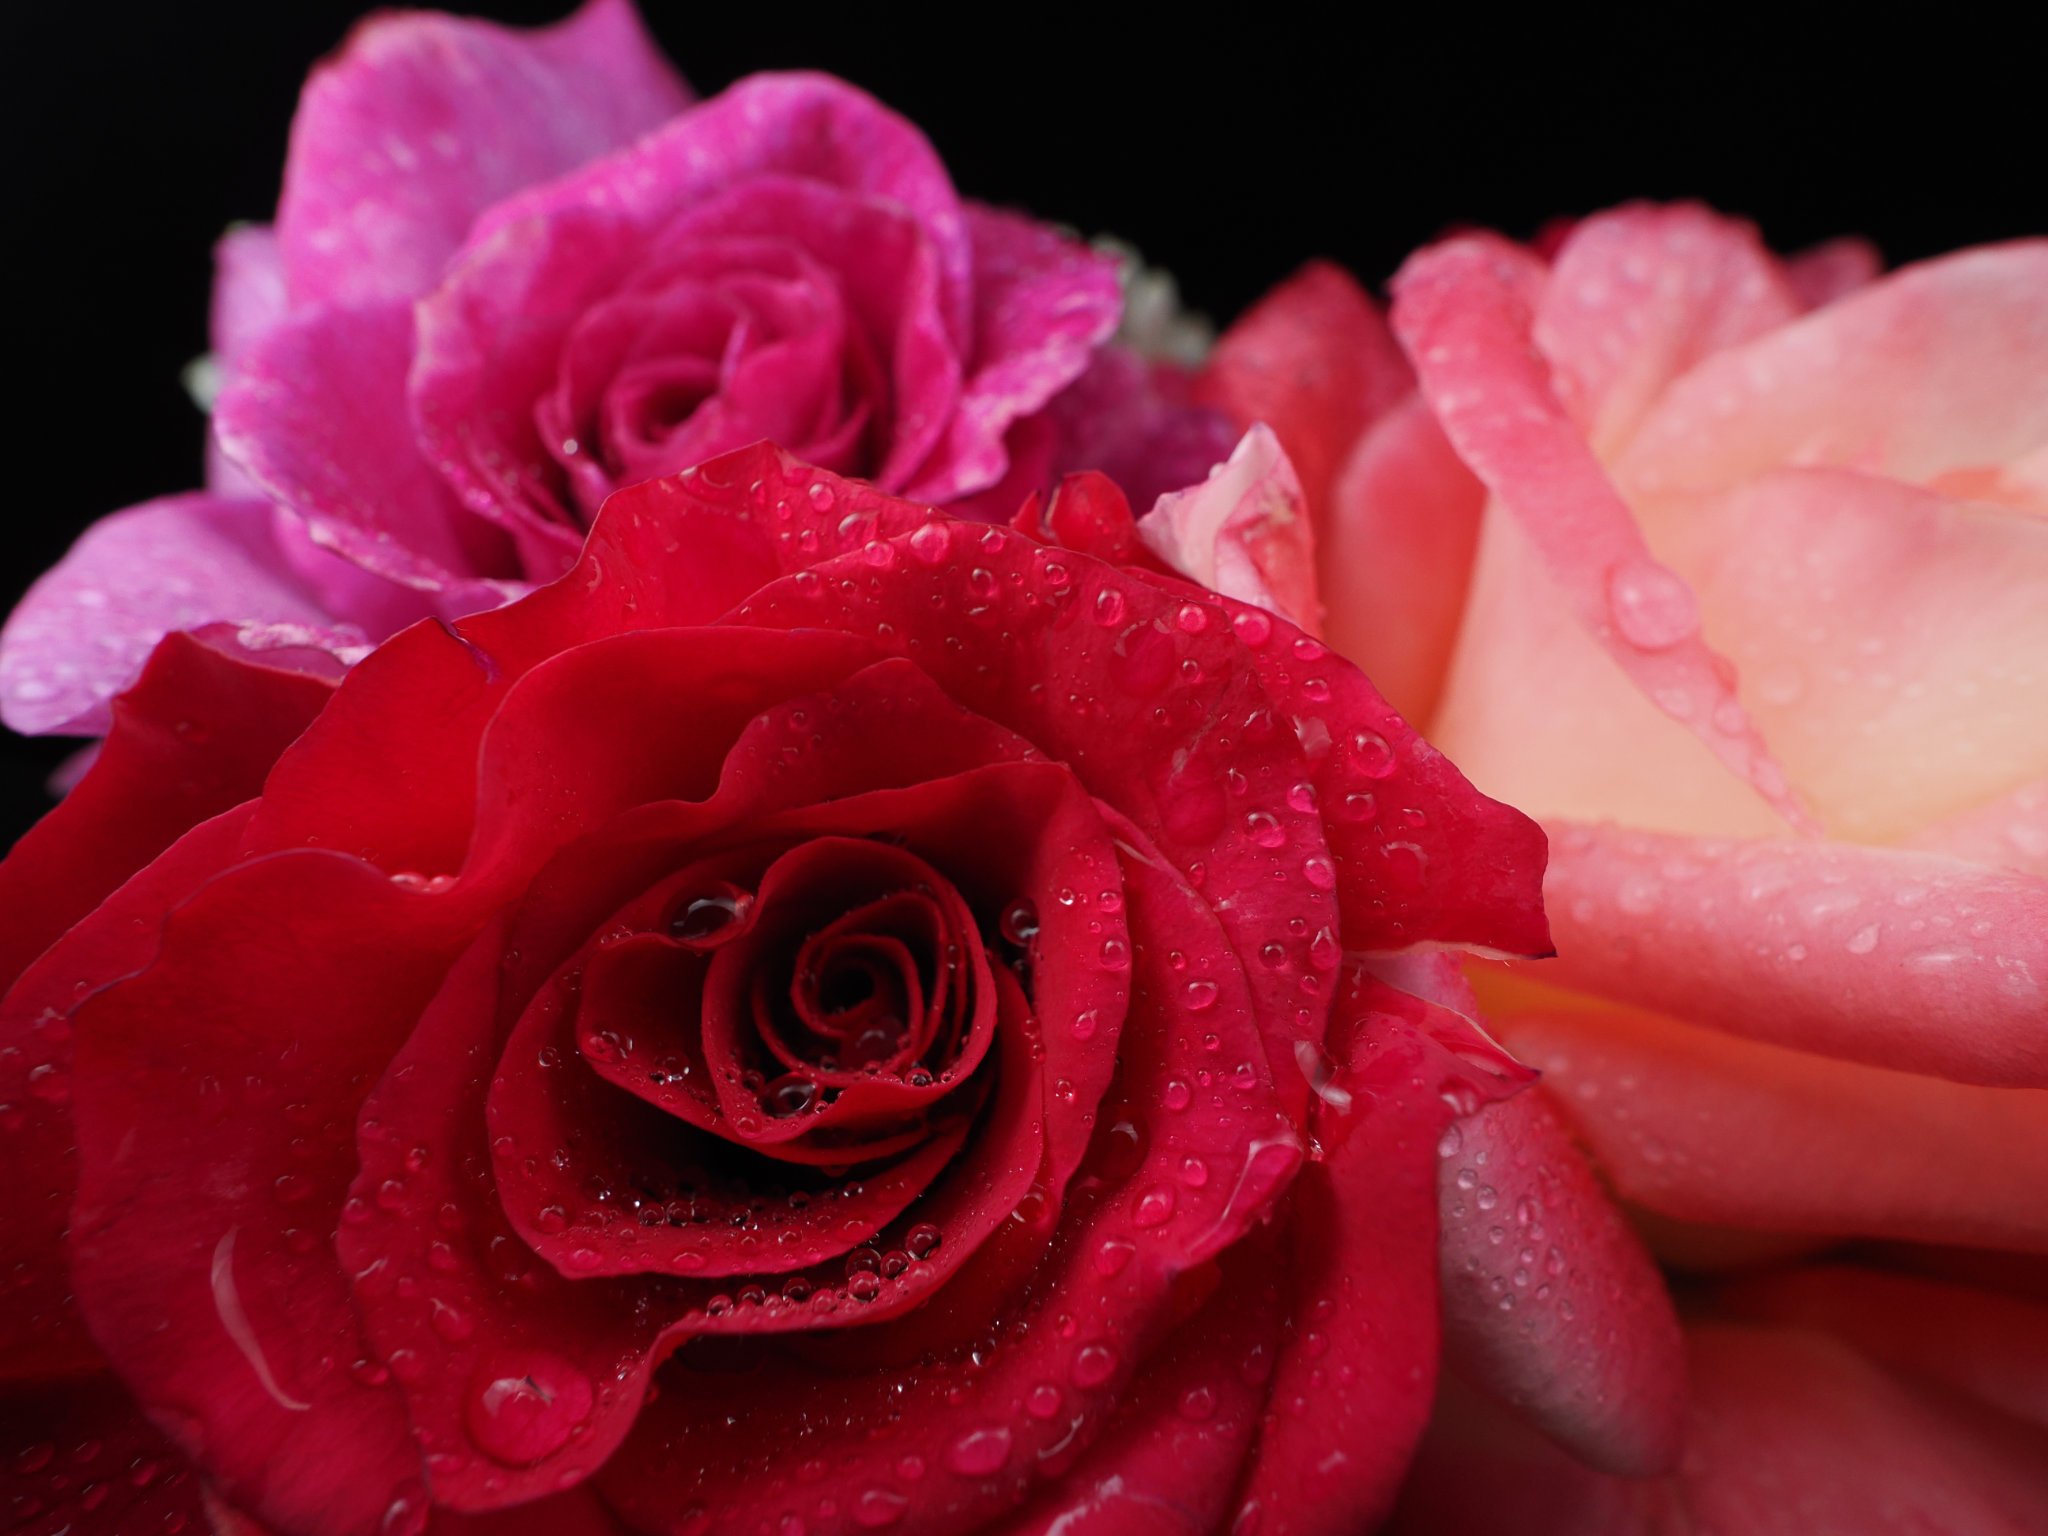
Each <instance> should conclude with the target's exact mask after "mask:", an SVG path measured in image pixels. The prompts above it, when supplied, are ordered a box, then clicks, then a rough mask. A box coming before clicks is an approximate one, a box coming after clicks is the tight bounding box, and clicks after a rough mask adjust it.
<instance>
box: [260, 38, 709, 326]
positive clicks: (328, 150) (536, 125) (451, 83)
mask: <svg viewBox="0 0 2048 1536" xmlns="http://www.w3.org/2000/svg"><path fill="white" fill-rule="evenodd" d="M689 99H690V98H689V93H688V90H687V88H686V87H685V86H684V85H683V83H682V81H681V80H680V79H679V78H678V77H677V76H676V74H675V72H674V70H673V69H671V68H670V67H669V65H668V63H667V61H666V60H664V59H663V58H662V57H661V55H660V54H659V53H658V52H657V51H656V50H655V47H654V44H653V42H652V40H651V39H650V38H649V37H648V36H647V34H646V32H645V30H644V29H643V28H642V27H641V25H640V18H639V17H638V15H637V14H635V12H634V9H633V6H632V4H631V3H630V0H589V3H588V4H586V5H585V6H584V7H583V8H582V9H581V10H579V11H578V12H577V13H576V14H575V15H573V16H571V17H570V18H569V19H568V20H566V21H563V22H560V23H558V24H557V25H555V26H551V27H544V28H539V29H537V30H531V31H525V30H515V29H513V28H509V27H501V26H494V25H492V24H491V23H489V22H485V21H475V20H471V19H470V18H468V17H461V16H445V15H440V14H438V13H434V12H424V11H421V12H401V13H393V14H390V15H385V16H377V17H373V18H371V19H370V20H369V21H367V22H365V23H364V24H363V25H362V26H360V27H358V28H357V29H356V31H355V32H354V33H353V34H352V35H351V36H350V38H349V40H348V42H347V44H346V45H345V46H344V47H343V48H342V50H341V52H340V53H338V54H337V55H336V56H335V57H334V58H332V59H330V60H329V61H328V62H327V63H326V64H324V65H322V66H321V68H320V69H318V70H316V71H315V72H314V75H313V77H312V79H311V80H310V81H308V82H307V85H306V90H305V94H304V96H303V97H302V98H301V99H300V102H299V110H298V115H297V117H295V118H294V119H293V122H292V139H291V152H290V155H289V158H288V159H287V161H286V165H285V178H284V192H283V195H282V196H281V197H280V199H279V203H278V216H277V233H278V242H279V244H280V246H281V248H282V250H283V254H284V263H285V270H286V274H287V277H288V280H289V286H290V290H291V297H292V300H293V302H294V303H295V304H301V305H305V304H319V303H326V302H338V303H343V304H375V303H381V302H384V301H387V300H401V301H402V300H408V299H412V298H414V297H417V296H418V295H419V294H421V293H423V292H425V291H426V290H427V289H428V288H430V287H432V286H433V284H434V283H435V282H436V281H437V280H438V279H439V277H440V275H441V269H442V267H443V266H444V265H445V264H446V262H447V260H448V258H449V257H450V256H451V255H453V254H454V252H455V249H456V247H457V246H459V245H460V244H461V243H462V240H463V237H464V236H466V235H467V234H468V233H469V229H470V225H471V223H472V222H473V221H474V220H475V219H476V216H477V215H478V214H479V213H482V212H483V211H484V210H485V209H486V208H489V207H490V206H491V205H492V204H494V203H496V202H498V201H499V200H500V199H502V198H504V197H506V196H508V195H509V194H511V193H514V192H517V191H519V190H521V189H522V188H525V187H529V186H532V185H533V184H534V183H536V182H542V181H548V180H550V179H552V178H554V177H557V176H559V175H561V174H562V173H563V172H564V171H569V170H573V169H575V168H576V167H577V166H579V165H582V164H583V163H584V162H585V161H588V160H593V159H595V158H596V157H597V156H599V155H602V154H605V153H607V152H609V151H611V150H614V149H617V148H618V147H619V146H621V145H623V144H627V143H630V142H631V141H632V140H633V139H635V138H637V137H638V136H639V135H640V134H642V133H645V132H646V131H647V130H648V129H650V128H653V127H654V126H655V125H656V124H658V123H660V122H662V121H663V120H664V119H666V118H668V117H670V116H672V115H674V114H675V113H677V112H679V111H681V110H682V109H683V107H684V106H685V105H687V104H688V102H689Z"/></svg>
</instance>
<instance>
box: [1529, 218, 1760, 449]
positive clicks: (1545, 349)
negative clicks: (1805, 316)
mask: <svg viewBox="0 0 2048 1536" xmlns="http://www.w3.org/2000/svg"><path fill="white" fill-rule="evenodd" d="M1798 313H1799V305H1798V302H1797V301H1796V300H1795V299H1794V297H1793V295H1792V292H1791V290H1790V288H1789V286H1788V285H1787V284H1786V282H1785V280H1784V278H1783V276H1782V274H1781V269H1780V267H1779V264H1778V262H1777V260H1776V258H1774V257H1773V256H1772V255H1771V253H1770V252H1769V251H1768V250H1766V249H1765V248H1764V244H1763V242H1762V240H1760V239H1759V238H1758V237H1757V232H1756V230H1755V229H1754V228H1753V227H1752V226H1750V225H1749V224H1746V223H1743V222H1741V221H1739V220H1736V219H1728V218H1723V217H1721V216H1720V215H1719V214H1716V213H1713V212H1711V211H1709V210H1708V209H1706V208H1703V207H1701V206H1699V205H1698V204H1696V203H1680V204H1677V205H1675V206H1670V207H1660V206H1657V205H1655V204H1649V203H1636V204H1631V205H1629V206H1627V207H1624V208H1617V209H1614V210H1612V211H1610V212H1606V213H1597V214H1594V215H1593V216H1592V217H1591V218H1588V219H1583V220H1581V221H1580V222H1579V223H1578V224H1577V225H1575V226H1573V228H1572V231H1571V233H1570V234H1569V235H1568V236H1567V237H1566V238H1565V240H1564V242H1563V244H1562V245H1561V246H1560V247H1559V248H1558V252H1557V255H1556V257H1555V259H1554V260H1553V262H1552V264H1551V271H1550V278H1549V281H1548V282H1547V283H1545V284H1544V286H1543V293H1542V298H1541V299H1540V300H1539V301H1538V303H1537V306H1536V314H1535V320H1534V324H1533V326H1532V328H1531V330H1532V334H1533V336H1534V339H1535V342H1536V345H1537V347H1538V348H1539V349H1540V350H1541V351H1542V353H1543V355H1544V357H1546V358H1547V359H1549V362H1550V367H1551V378H1552V385H1553V388H1555V389H1556V391H1557V394H1558V397H1559V398H1560V399H1561V400H1562V401H1563V402H1564V404H1565V406H1566V407H1567V409H1569V410H1570V411H1571V412H1572V415H1573V416H1574V418H1575V419H1577V421H1578V422H1579V424H1580V426H1581V427H1582V429H1583V430H1584V431H1585V433H1586V436H1587V439H1588V440H1589V442H1590V443H1591V445H1592V448H1593V451H1594V453H1596V454H1597V455H1599V456H1600V457H1601V458H1603V459H1605V458H1607V457H1609V456H1610V455H1611V454H1612V453H1613V451H1614V449H1615V448H1616V447H1617V446H1619V445H1621V444H1623V443H1626V442H1627V441H1628V439H1629V436H1630V435H1631V433H1633V431H1634V430H1635V428H1636V426H1637V424H1638V423H1639V422H1641V420H1642V419H1643V415H1644V413H1645V412H1646V411H1647V410H1648V409H1649V408H1650V406H1651V405H1652V404H1654V403H1655V401H1656V399H1657V397H1658V396H1659V395H1660V394H1661V393H1662V391H1663V390H1664V387H1665V386H1666V385H1667V384H1669V383H1670V382H1671V380H1673V379H1675V378H1677V377H1678V376H1679V375H1680V374H1682V373H1684V372H1685V371H1686V370H1687V369H1688V368H1690V367H1692V365H1693V364H1695V363H1697V362H1698V361H1699V360H1700V359H1701V358H1704V357H1710V356H1712V355H1713V354H1714V353H1716V352H1719V351H1722V350H1724V349H1725V348H1727V347H1730V346H1733V345H1735V344H1737V343H1739V342H1744V341H1747V340H1749V339H1750V338H1751V337H1753V336H1760V335H1762V334H1763V333H1765V332H1766V331H1770V330H1773V329H1775V328H1776V327H1778V326H1780V325H1783V324H1784V323H1785V322H1786V321H1787V320H1790V319H1792V318H1793V317H1794V316H1795V315H1797V314H1798Z"/></svg>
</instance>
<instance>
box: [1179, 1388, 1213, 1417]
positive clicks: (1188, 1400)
mask: <svg viewBox="0 0 2048 1536" xmlns="http://www.w3.org/2000/svg"><path fill="white" fill-rule="evenodd" d="M1180 1416H1181V1417H1182V1418H1184V1419H1192V1420H1194V1421H1195V1422H1196V1423H1197V1424H1200V1423H1202V1422H1204V1421H1205V1420H1208V1419H1212V1418H1214V1417H1215V1416H1216V1389H1215V1388H1213V1387H1189V1388H1188V1389H1187V1391H1185V1392H1183V1393H1181V1395H1180Z"/></svg>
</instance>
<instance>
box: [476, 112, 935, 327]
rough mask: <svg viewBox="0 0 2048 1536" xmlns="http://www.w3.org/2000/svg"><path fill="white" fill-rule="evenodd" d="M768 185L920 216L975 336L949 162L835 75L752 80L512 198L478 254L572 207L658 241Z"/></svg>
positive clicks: (485, 230)
mask: <svg viewBox="0 0 2048 1536" xmlns="http://www.w3.org/2000/svg"><path fill="white" fill-rule="evenodd" d="M764 176H786V177H790V178H794V179H797V180H802V181H812V182H822V183H824V184H825V185H826V186H831V187H839V188H841V189H843V190H845V191H848V192H853V193H856V194H859V195H862V196H864V197H866V198H869V199H871V200H873V201H874V202H876V203H878V204H883V205H894V206H895V207H896V208H898V209H899V210H901V211H903V212H906V213H908V214H909V215H910V216H911V217H912V218H913V219H914V220H915V221H916V222H917V223H918V224H920V225H922V226H923V228H924V230H925V233H926V234H927V235H928V236H929V237H930V238H931V240H932V241H933V243H934V245H935V246H936V247H937V252H938V264H939V273H940V281H941V284H942V286H943V289H944V293H945V305H944V312H945V316H946V327H947V330H948V331H949V332H950V333H951V334H952V335H954V336H955V337H958V338H961V339H962V341H963V342H964V340H965V339H966V338H967V337H968V336H969V334H970V332H971V316H970V314H969V312H968V307H967V295H968V285H969V282H970V272H971V258H970V255H969V246H968V236H967V229H966V225H965V221H964V220H963V218H962V215H961V209H960V199H959V197H958V195H957V194H956V193H955V192H954V190H953V184H952V182H951V181H950V180H949V179H948V177H947V175H946V168H945V166H944V164H943V163H941V161H940V160H939V157H938V155H937V154H936V153H935V152H934V151H933V149H932V147H931V144H930V143H929V142H928V141H927V140H926V139H925V137H924V135H923V134H921V133H919V132H918V130H917V129H916V128H915V127H913V126H912V125H911V124H909V123H907V122H905V121H904V120H903V119H902V118H900V117H898V116H897V115H896V114H895V113H893V112H891V111H890V110H889V109H888V108H886V107H884V106H883V105H882V104H881V103H880V102H878V101H876V100H875V99H874V98H873V97H871V96H869V95H867V94H866V93H865V92H863V91H860V90H857V89H856V88H854V87H853V86H850V85H848V84H847V83H846V82H845V81H843V80H835V79H833V78H832V77H831V76H830V75H816V74H801V73H800V74H773V75H754V76H751V77H749V78H748V79H745V80H742V81H740V82H739V83H738V84H737V85H734V86H733V87H732V88H731V89H729V90H726V91H723V92H721V93H720V94H719V95H717V96H716V97H714V98H713V99H712V100H710V101H707V102H705V103H704V104H703V105H702V106H700V107H698V108H697V109H696V110H694V111H692V112H689V113H686V114H685V115H683V116H681V117H679V118H677V119H676V120H675V121H674V122H673V123H670V124H669V125H668V126H667V127H665V128H663V129H662V130H661V131H660V132H659V133H654V134H650V135H649V136H648V137H647V138H645V139H643V140H641V141H640V142H639V143H637V144H635V145H633V146H632V147H631V148H630V149H626V150H624V151H622V152H620V153H618V154H615V155H612V156H610V157H609V158H607V159H605V160H601V161H599V162H597V163H596V164H594V165H590V166H586V167H585V168H583V169H582V170H580V171H578V172H576V173H575V174H573V175H569V176H564V177H562V178H561V179H560V180H559V181H556V182H552V183H550V184H548V185H546V186H543V187H537V188H535V189H533V190H532V191H530V192H527V193H525V194H522V195H521V196H518V197H514V198H510V199H507V200H506V201H505V202H504V203H501V204H500V205H499V206H497V207H495V208H493V209H491V210H490V212H489V213H488V214H486V215H485V216H484V217H483V218H482V219H481V220H479V221H478V224H477V229H476V232H475V235H474V236H473V238H472V240H471V242H470V245H471V248H472V249H475V248H477V247H480V246H482V245H485V244H487V243H488V242H490V241H491V240H492V239H494V238H495V237H496V236H498V235H499V234H500V232H502V231H503V230H505V228H506V227H507V226H508V225H512V224H517V223H520V222H522V221H524V220H527V219H533V218H553V217H556V216H558V215H560V214H562V213H564V212H566V211H568V210H570V209H580V210H585V211H597V210H603V211H604V212H606V213H608V214H610V215H611V216H613V217H615V218H618V219H621V220H623V221H624V222H625V223H626V224H628V225H630V226H632V227H633V228H635V229H637V230H640V231H641V232H643V233H648V234H651V233H652V232H653V231H654V230H656V229H658V228H659V227H660V226H661V225H663V224H665V223H667V222H668V221H669V219H671V218H673V217H674V216H675V215H676V214H679V213H682V212H684V211H685V210H687V209H691V208H695V207H699V206H701V205H703V204H704V203H706V202H707V201H709V200H710V199H711V198H712V197H714V196H715V195H717V194H718V193H720V192H723V191H725V190H726V189H728V188H730V187H733V186H736V185H739V184H740V183H743V182H746V181H750V180H753V179H756V178H759V177H764Z"/></svg>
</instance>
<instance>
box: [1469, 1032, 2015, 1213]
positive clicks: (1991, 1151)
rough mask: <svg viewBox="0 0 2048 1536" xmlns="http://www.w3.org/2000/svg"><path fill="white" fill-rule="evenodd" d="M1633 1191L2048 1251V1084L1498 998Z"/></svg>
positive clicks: (1597, 1157)
mask: <svg viewBox="0 0 2048 1536" xmlns="http://www.w3.org/2000/svg"><path fill="white" fill-rule="evenodd" d="M1488 1022H1489V1023H1491V1024H1492V1025H1493V1026H1494V1028H1495V1029H1496V1031H1497V1032H1498V1033H1499V1035H1500V1037H1501V1039H1502V1041H1503V1042H1504V1043H1505V1044H1506V1045H1507V1046H1508V1048H1509V1049H1510V1050H1512V1051H1514V1052H1515V1054H1516V1055H1517V1056H1519V1057H1520V1058H1521V1059H1522V1060H1524V1061H1526V1062H1528V1063H1529V1064H1530V1065H1531V1066H1533V1067H1535V1068H1536V1069H1537V1070H1539V1071H1541V1072H1542V1073H1543V1074H1544V1077H1545V1079H1546V1081H1547V1083H1548V1084H1549V1086H1550V1087H1551V1089H1552V1090H1553V1092H1554V1093H1555V1095H1556V1099H1557V1102H1558V1104H1559V1105H1560V1106H1562V1108H1563V1109H1564V1111H1565V1114H1566V1116H1567V1118H1568V1119H1569V1120H1570V1121H1571V1123H1572V1126H1573V1128H1574V1129H1575V1130H1576V1131H1577V1132H1578V1134H1579V1136H1580V1137H1581V1139H1582V1140H1583V1141H1584V1142H1585V1143H1586V1145H1587V1147H1588V1148H1589V1150H1590V1151H1591V1152H1592V1154H1593V1157H1594V1161H1595V1162H1596V1163H1597V1164H1598V1165H1599V1167H1600V1169H1601V1170H1602V1172H1603V1173H1605V1175H1606V1176H1607V1178H1608V1180H1609V1181H1610V1182H1611V1183H1612V1184H1613V1185H1614V1187H1615V1190H1616V1191H1617V1193H1619V1194H1620V1195H1621V1197H1622V1198H1623V1199H1625V1200H1629V1201H1633V1202H1635V1203H1636V1204H1639V1205H1644V1206H1647V1207H1649V1208H1650V1209H1651V1210H1653V1211H1657V1212H1660V1213H1662V1214H1664V1215H1667V1216H1675V1217H1678V1218H1680V1219H1681V1220H1685V1221H1696V1222H1710V1223H1718V1224H1721V1225H1724V1226H1731V1227H1743V1228H1752V1229H1759V1230H1765V1231H1794V1232H1810V1233H1819V1234H1827V1235H1862V1236H1871V1237H1897V1238H1904V1239H1907V1240H1910V1241H1914V1242H1941V1243H1958V1244H1964V1245H1970V1246H1984V1247H1999V1248H2017V1249H2024V1250H2026V1251H2028V1252H2035V1253H2038V1252H2048V1200H2044V1199H2043V1198H2042V1192H2041V1180H2040V1169H2041V1168H2042V1167H2043V1166H2048V1091H2043V1090H2040V1089H2026V1088H1982V1087H1976V1086H1973V1085H1969V1084H1963V1083H1952V1082H1946V1081H1943V1080H1942V1079H1940V1078H1933V1077H1920V1076H1915V1075H1913V1074H1911V1073H1906V1072H1894V1071H1889V1070H1887V1069H1885V1068H1882V1067H1870V1066H1863V1065H1861V1064H1859V1063H1855V1062H1847V1061H1834V1060H1830V1059H1828V1058H1826V1057H1822V1056H1810V1055H1808V1054H1806V1053H1805V1052H1803V1051H1793V1050H1787V1049H1785V1048H1784V1047H1782V1046H1776V1045H1765V1044H1762V1043H1760V1042H1757V1041H1753V1040H1742V1039H1738V1038H1737V1037H1735V1036H1733V1035H1727V1034H1722V1033H1720V1032H1719V1031H1716V1030H1711V1029H1699V1028H1695V1027H1693V1026H1690V1025H1683V1024H1676V1023H1672V1022H1670V1021H1668V1020H1665V1019H1660V1018H1657V1017H1655V1016H1653V1015H1650V1014H1640V1013H1631V1012H1624V1011H1621V1010H1618V1009H1616V1010H1612V1011H1605V1012H1590V1011H1588V1012H1578V1013H1561V1012H1560V1013H1543V1014H1507V1015H1502V1014H1490V1015H1489V1016H1488Z"/></svg>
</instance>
